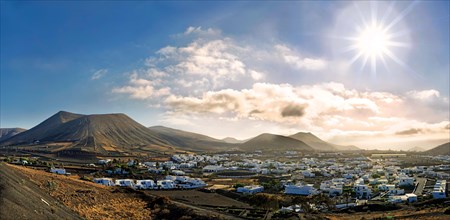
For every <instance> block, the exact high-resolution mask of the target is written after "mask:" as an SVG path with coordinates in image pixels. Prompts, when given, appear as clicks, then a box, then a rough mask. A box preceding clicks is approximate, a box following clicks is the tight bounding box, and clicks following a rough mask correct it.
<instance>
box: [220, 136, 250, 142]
mask: <svg viewBox="0 0 450 220" xmlns="http://www.w3.org/2000/svg"><path fill="white" fill-rule="evenodd" d="M222 141H224V142H227V143H230V144H240V143H244V142H245V141H242V140H238V139H236V138H232V137H226V138H224V139H222Z"/></svg>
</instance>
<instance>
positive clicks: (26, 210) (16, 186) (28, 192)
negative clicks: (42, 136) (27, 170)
mask: <svg viewBox="0 0 450 220" xmlns="http://www.w3.org/2000/svg"><path fill="white" fill-rule="evenodd" d="M0 198H1V199H0V219H4V220H9V219H11V220H12V219H30V220H31V219H33V220H34V219H37V220H38V219H82V218H81V217H80V216H79V215H78V214H77V213H75V212H74V211H72V210H70V209H69V208H67V207H66V206H65V205H64V204H63V203H62V202H60V201H58V200H56V199H54V198H53V197H52V196H50V195H49V194H48V193H47V191H45V190H42V189H40V188H39V187H38V186H37V185H36V184H35V183H34V182H33V181H31V180H30V178H29V177H28V176H26V175H24V174H22V173H21V172H16V169H14V168H11V167H10V166H8V165H7V164H4V163H0Z"/></svg>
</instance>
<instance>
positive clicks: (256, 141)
mask: <svg viewBox="0 0 450 220" xmlns="http://www.w3.org/2000/svg"><path fill="white" fill-rule="evenodd" d="M239 148H240V149H242V150H245V151H255V150H298V151H313V150H314V149H313V148H312V147H310V146H308V145H307V144H305V143H304V142H303V141H299V140H296V139H293V138H290V137H285V136H282V135H275V134H261V135H259V136H257V137H254V138H252V139H250V140H249V141H246V142H245V143H242V144H240V145H239Z"/></svg>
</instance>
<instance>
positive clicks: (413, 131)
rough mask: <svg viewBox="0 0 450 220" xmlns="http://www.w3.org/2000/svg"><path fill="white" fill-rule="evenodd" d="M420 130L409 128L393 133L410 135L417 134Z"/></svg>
mask: <svg viewBox="0 0 450 220" xmlns="http://www.w3.org/2000/svg"><path fill="white" fill-rule="evenodd" d="M421 132H422V129H417V128H411V129H408V130H403V131H398V132H395V134H396V135H412V134H419V133H421Z"/></svg>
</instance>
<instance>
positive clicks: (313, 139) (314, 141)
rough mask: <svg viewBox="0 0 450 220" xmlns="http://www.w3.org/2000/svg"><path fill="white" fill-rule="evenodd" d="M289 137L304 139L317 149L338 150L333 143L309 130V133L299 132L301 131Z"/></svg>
mask: <svg viewBox="0 0 450 220" xmlns="http://www.w3.org/2000/svg"><path fill="white" fill-rule="evenodd" d="M289 137H290V138H294V139H297V140H300V141H303V142H305V143H306V144H307V145H309V146H311V147H312V148H314V149H315V150H319V151H336V150H337V149H336V147H335V146H334V145H333V144H330V143H327V142H325V141H323V140H321V139H320V138H318V137H317V136H315V135H313V134H311V133H309V132H308V133H306V132H299V133H297V134H294V135H291V136H289Z"/></svg>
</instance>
